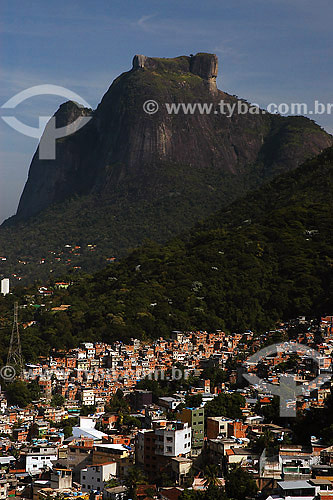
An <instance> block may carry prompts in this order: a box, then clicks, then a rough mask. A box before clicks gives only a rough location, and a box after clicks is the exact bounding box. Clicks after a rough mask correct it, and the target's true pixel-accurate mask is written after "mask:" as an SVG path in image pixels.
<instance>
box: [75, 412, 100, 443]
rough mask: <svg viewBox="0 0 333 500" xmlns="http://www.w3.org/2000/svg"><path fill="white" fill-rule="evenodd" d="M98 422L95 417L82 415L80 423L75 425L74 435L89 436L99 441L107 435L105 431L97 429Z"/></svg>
mask: <svg viewBox="0 0 333 500" xmlns="http://www.w3.org/2000/svg"><path fill="white" fill-rule="evenodd" d="M95 425H96V422H95V420H94V419H93V418H89V417H80V424H79V425H78V426H76V427H73V436H74V437H76V438H80V437H87V438H90V439H93V440H94V441H99V440H101V439H102V438H103V437H105V436H107V434H105V432H101V431H98V430H97V429H95Z"/></svg>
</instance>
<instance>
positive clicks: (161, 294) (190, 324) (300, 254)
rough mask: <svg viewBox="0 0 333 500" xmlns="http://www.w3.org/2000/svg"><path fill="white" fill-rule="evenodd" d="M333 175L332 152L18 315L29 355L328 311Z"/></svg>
mask: <svg viewBox="0 0 333 500" xmlns="http://www.w3.org/2000/svg"><path fill="white" fill-rule="evenodd" d="M332 172H333V148H330V149H328V150H327V151H326V152H324V153H323V154H322V155H320V156H319V157H318V158H317V159H315V160H311V161H309V162H307V163H306V164H304V165H303V166H301V167H300V168H298V169H297V170H296V171H293V172H291V173H288V174H284V175H282V176H280V177H279V178H277V179H276V180H274V181H273V182H271V183H270V184H269V185H266V186H265V187H263V188H261V189H259V190H258V191H256V192H254V193H252V194H251V195H248V196H247V197H246V198H244V199H243V200H241V201H239V202H237V203H235V204H233V205H231V206H230V207H228V209H227V210H223V211H221V212H219V213H218V214H217V215H215V216H214V217H211V218H210V219H209V220H208V221H206V222H204V223H201V224H200V225H198V226H197V227H196V228H195V229H194V230H192V231H191V232H190V233H188V234H187V235H184V236H183V237H182V238H181V239H180V238H177V239H174V240H172V241H171V242H170V243H168V244H167V245H164V246H163V245H159V244H157V243H152V242H148V243H146V244H145V245H144V246H142V247H141V248H138V249H136V250H134V251H133V252H132V253H131V254H130V255H129V256H128V257H127V258H125V259H124V260H122V261H121V262H119V263H116V264H113V265H111V266H109V267H108V268H106V269H105V270H103V271H101V272H99V273H97V274H96V275H95V276H86V277H85V278H81V279H77V280H75V283H74V285H73V286H72V287H70V288H69V289H68V290H67V291H57V292H56V293H55V295H54V297H53V306H55V305H59V304H61V303H62V304H71V308H70V309H69V310H68V311H67V312H58V313H56V314H50V313H47V312H42V311H41V309H38V312H33V311H35V309H34V308H30V309H27V310H25V311H24V315H25V316H24V317H25V320H27V319H32V318H33V317H35V319H36V320H37V321H38V326H35V327H31V328H30V329H29V330H30V331H29V339H28V340H27V343H29V345H28V346H27V349H29V348H30V349H31V350H34V349H35V348H37V349H38V347H40V348H41V349H42V346H43V347H44V348H45V347H46V346H50V347H57V348H61V347H63V346H66V347H69V346H72V345H75V344H77V343H78V342H79V341H82V340H100V339H103V340H107V341H110V340H112V339H116V338H121V339H126V338H129V337H141V338H156V337H159V336H161V335H163V336H168V335H169V334H170V331H171V330H174V329H179V330H189V329H207V330H215V329H226V330H229V331H242V330H243V331H244V330H246V329H254V330H258V331H263V330H266V329H268V328H270V327H271V326H273V325H274V323H275V322H276V321H277V320H283V319H287V318H291V317H295V316H297V315H314V316H315V315H320V314H324V313H332V309H331V308H332V298H333V297H332V295H333V293H332V292H333V287H332V266H333V246H332V243H333V242H332V214H333V211H332V191H333V190H332ZM21 293H26V292H24V291H22V292H21ZM12 300H13V299H12V298H7V299H3V301H2V302H1V301H0V307H1V304H2V308H4V307H5V306H4V304H5V303H8V304H9V302H10V301H12ZM23 337H24V336H23ZM23 341H24V342H25V340H24V338H23ZM34 344H35V348H34V347H33V345H34Z"/></svg>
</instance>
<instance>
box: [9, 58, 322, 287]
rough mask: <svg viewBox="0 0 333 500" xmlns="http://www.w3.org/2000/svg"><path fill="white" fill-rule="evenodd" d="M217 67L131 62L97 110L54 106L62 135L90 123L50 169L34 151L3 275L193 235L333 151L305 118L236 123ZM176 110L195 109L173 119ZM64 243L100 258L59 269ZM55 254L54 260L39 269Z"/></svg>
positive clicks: (252, 117)
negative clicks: (80, 120) (258, 190)
mask: <svg viewBox="0 0 333 500" xmlns="http://www.w3.org/2000/svg"><path fill="white" fill-rule="evenodd" d="M217 68H218V62H217V57H216V56H215V55H214V54H203V53H199V54H197V55H195V56H181V57H176V58H174V59H160V58H150V57H146V56H143V55H137V56H135V57H134V59H133V67H132V69H131V70H130V71H128V72H125V73H123V74H122V75H120V76H119V77H118V78H117V79H116V80H115V81H114V82H113V83H112V85H111V86H110V88H109V89H108V91H107V92H106V94H105V95H104V97H103V99H102V101H101V102H100V104H99V105H98V107H97V109H96V110H95V111H92V110H88V109H84V108H81V107H79V106H78V105H77V104H75V103H72V102H69V103H65V104H63V105H62V106H60V108H59V110H58V111H57V112H56V114H55V117H56V122H57V126H58V127H60V126H64V125H65V124H68V123H71V122H72V121H73V120H75V119H76V118H77V117H78V116H91V119H90V121H89V123H88V124H87V125H85V126H84V127H83V128H81V129H80V130H79V131H77V132H76V133H75V134H73V135H70V136H67V137H64V138H61V139H58V141H57V147H56V159H55V160H40V159H39V158H38V150H37V152H36V154H35V156H34V158H33V160H32V163H31V166H30V171H29V178H28V181H27V184H26V186H25V188H24V192H23V194H22V197H21V200H20V204H19V207H18V211H17V215H16V216H14V217H12V218H11V219H10V220H8V221H6V222H5V223H4V225H3V226H2V227H1V228H0V254H4V255H6V256H7V257H8V258H7V261H6V263H5V264H2V270H1V271H0V272H3V273H5V274H17V275H18V276H21V275H22V266H21V267H20V264H18V261H19V260H20V259H21V258H22V256H24V259H23V260H24V261H27V262H29V263H30V266H26V267H25V268H24V272H25V273H30V274H29V276H30V277H31V278H32V279H35V278H36V276H43V278H47V277H49V276H50V274H49V273H50V272H53V273H54V274H55V273H58V274H61V273H63V272H67V270H68V266H72V268H74V269H75V268H77V267H79V268H82V269H87V270H92V269H96V268H98V267H102V266H103V265H105V263H106V257H107V256H109V257H110V256H112V255H116V256H119V255H122V254H124V253H126V252H127V250H128V249H129V248H133V247H135V246H137V245H138V244H140V243H141V242H142V241H143V240H144V239H147V238H151V239H154V240H156V241H160V242H162V241H166V240H167V239H169V238H171V237H172V236H174V235H176V234H179V233H180V232H182V231H184V230H187V229H189V228H191V227H192V226H193V225H194V224H195V223H196V222H197V221H198V220H200V219H203V218H204V217H207V216H209V215H210V214H211V213H213V212H215V211H217V210H219V209H220V208H221V207H224V206H226V205H227V204H229V203H230V202H232V201H234V200H235V199H236V198H239V197H240V196H242V195H243V194H244V193H246V192H247V191H249V190H250V189H251V188H254V187H257V186H259V185H260V184H263V183H264V182H266V181H267V180H269V179H270V178H272V177H275V176H276V175H278V174H280V173H282V172H284V171H289V170H292V169H295V168H296V167H297V166H298V165H299V164H301V163H303V162H304V161H305V160H306V159H308V158H309V157H313V156H316V155H317V154H318V153H320V152H321V151H322V150H323V149H325V148H327V147H328V146H330V145H331V144H332V137H331V136H329V135H328V134H327V133H325V132H324V131H323V130H322V129H321V128H320V127H319V126H317V125H316V124H315V123H314V122H312V121H311V120H308V119H306V118H303V117H288V118H284V117H281V116H277V115H270V114H268V113H264V112H262V111H260V110H256V112H255V113H254V112H252V113H246V114H241V113H238V112H237V108H238V106H239V105H244V104H245V102H244V101H241V100H239V99H237V98H236V97H235V96H231V95H228V94H226V93H224V92H222V91H221V90H218V89H217V88H216V76H217ZM147 101H155V103H156V104H157V105H158V110H157V111H156V112H155V113H151V109H152V108H150V107H148V109H146V111H148V112H146V111H145V103H146V102H147ZM221 102H223V103H224V113H221V106H220V104H221ZM171 104H173V105H175V106H176V107H177V106H178V105H179V106H182V105H183V104H184V105H185V106H190V107H191V106H194V107H192V108H191V109H189V108H187V109H188V112H187V113H185V112H184V109H182V108H179V109H178V110H177V109H176V111H174V112H172V113H170V112H169V111H168V107H167V105H171ZM199 104H200V105H205V106H206V110H204V112H202V109H201V112H200V110H199V108H198V105H199ZM226 105H228V106H229V110H228V109H227V108H226ZM231 107H232V108H233V109H234V112H233V113H230V109H232V108H231ZM209 110H210V112H207V111H209ZM230 115H231V116H230ZM68 242H70V243H73V244H78V245H80V246H81V247H82V248H88V244H91V243H94V244H96V252H95V253H92V252H88V251H87V252H86V254H84V255H83V256H77V257H76V261H77V262H75V263H74V262H73V256H72V255H71V256H70V259H65V260H62V259H64V257H63V248H64V245H66V244H67V243H68ZM56 253H57V254H59V256H60V257H59V259H57V260H56V259H53V260H52V258H50V259H49V266H40V265H39V261H40V259H41V258H42V259H44V258H45V256H47V255H55V254H56ZM74 260H75V259H74ZM43 261H44V260H43ZM59 262H60V264H59ZM34 266H35V267H34ZM70 268H71V267H70ZM41 273H44V274H43V275H42V274H41Z"/></svg>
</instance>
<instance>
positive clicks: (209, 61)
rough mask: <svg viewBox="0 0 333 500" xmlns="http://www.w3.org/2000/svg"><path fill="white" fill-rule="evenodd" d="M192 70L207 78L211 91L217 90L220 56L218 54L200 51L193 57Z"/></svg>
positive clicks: (195, 73)
mask: <svg viewBox="0 0 333 500" xmlns="http://www.w3.org/2000/svg"><path fill="white" fill-rule="evenodd" d="M190 71H191V73H193V74H194V75H198V76H200V77H201V78H203V79H204V80H207V82H208V87H209V89H210V91H212V92H217V87H216V77H217V72H218V58H217V56H216V54H204V53H198V54H196V55H195V56H193V57H191V62H190Z"/></svg>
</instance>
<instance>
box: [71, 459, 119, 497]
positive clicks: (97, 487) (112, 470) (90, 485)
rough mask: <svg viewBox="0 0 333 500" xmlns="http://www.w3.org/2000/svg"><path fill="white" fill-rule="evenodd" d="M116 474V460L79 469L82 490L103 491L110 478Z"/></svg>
mask: <svg viewBox="0 0 333 500" xmlns="http://www.w3.org/2000/svg"><path fill="white" fill-rule="evenodd" d="M116 476H117V462H109V463H105V464H100V465H89V466H88V467H86V468H85V469H82V470H81V474H80V483H81V486H82V491H88V492H90V491H103V490H104V488H105V485H106V483H107V482H108V481H110V479H112V478H113V477H116Z"/></svg>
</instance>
